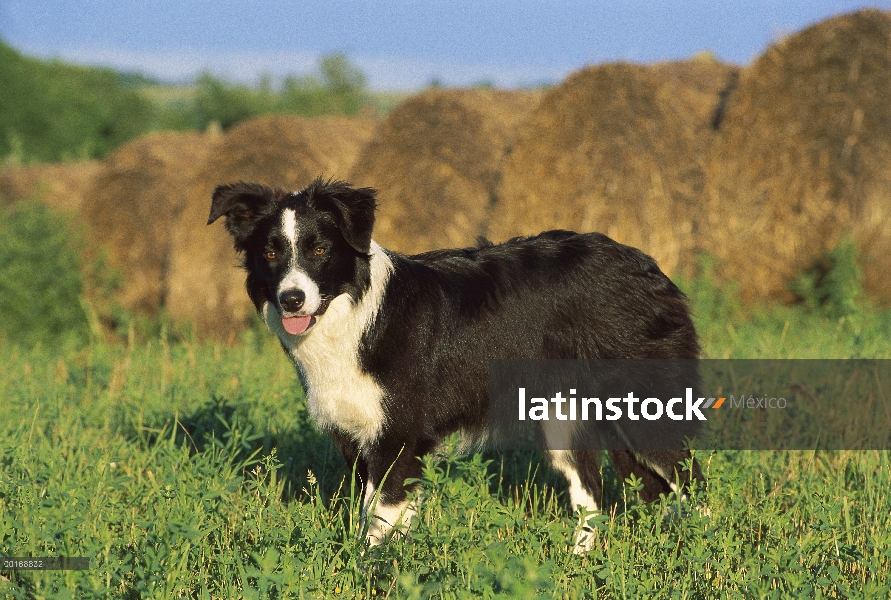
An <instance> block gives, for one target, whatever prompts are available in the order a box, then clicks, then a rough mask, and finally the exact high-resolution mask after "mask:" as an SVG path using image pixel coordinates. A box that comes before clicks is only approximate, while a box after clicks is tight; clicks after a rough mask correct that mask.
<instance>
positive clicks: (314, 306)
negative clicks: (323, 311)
mask: <svg viewBox="0 0 891 600" xmlns="http://www.w3.org/2000/svg"><path fill="white" fill-rule="evenodd" d="M282 232H283V233H284V234H285V238H286V239H287V240H288V242H289V243H290V245H291V265H290V267H291V268H290V269H289V270H288V272H287V273H286V274H285V276H284V277H283V278H282V280H281V282H279V285H278V296H279V297H281V295H282V294H283V293H285V292H288V291H293V290H300V291H301V292H303V294H304V295H305V297H306V299H305V300H304V303H303V308H302V309H301V311H300V313H302V314H306V315H312V314H315V312H316V311H317V310H319V306H320V305H321V304H322V296H321V294H320V292H319V286H318V285H317V284H316V282H314V281H313V280H312V279H311V278H310V276H309V275H307V273H306V271H304V270H303V269H301V268H300V267H299V266H298V265H297V257H298V252H297V240H298V239H299V236H300V228H299V227H298V226H297V213H295V212H294V209H293V208H288V209H286V210H285V211H284V212H283V213H282Z"/></svg>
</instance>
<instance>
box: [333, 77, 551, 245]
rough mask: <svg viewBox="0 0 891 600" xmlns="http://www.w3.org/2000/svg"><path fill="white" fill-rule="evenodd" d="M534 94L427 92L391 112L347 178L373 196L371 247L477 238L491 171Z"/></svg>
mask: <svg viewBox="0 0 891 600" xmlns="http://www.w3.org/2000/svg"><path fill="white" fill-rule="evenodd" d="M539 98H540V94H537V93H530V92H507V91H496V90H486V89H471V90H428V91H426V92H424V93H421V94H419V95H417V96H414V97H413V98H411V99H409V100H408V101H406V102H404V103H403V104H402V105H400V106H399V107H398V108H396V109H395V110H394V111H393V112H392V113H391V114H390V116H389V118H388V119H387V121H386V122H385V123H384V124H383V125H382V126H381V128H380V130H379V131H378V134H377V135H376V136H375V138H374V140H373V141H372V142H371V143H370V144H369V145H368V146H367V147H366V148H365V151H364V152H363V153H362V156H361V157H360V159H359V162H358V163H357V164H356V166H355V168H354V169H353V171H352V173H351V175H350V178H351V180H352V181H353V183H355V184H357V185H362V186H370V187H374V188H377V189H378V190H379V191H380V194H379V202H380V206H379V209H378V213H377V223H376V225H375V234H374V235H375V239H376V240H377V241H378V242H379V243H381V244H382V245H383V246H385V247H387V248H391V249H393V250H397V251H400V252H405V253H416V252H422V251H425V250H430V249H433V248H443V247H453V246H466V245H469V244H473V243H475V241H476V238H477V237H478V236H480V235H482V234H483V233H484V230H485V221H486V219H487V216H488V211H489V206H490V203H491V198H492V192H493V187H494V185H495V182H496V178H497V172H498V165H499V162H500V161H501V158H502V156H503V155H504V152H505V149H506V148H507V147H508V145H509V144H510V143H511V141H512V139H513V135H514V132H515V129H516V126H517V124H518V123H519V121H520V120H521V119H523V118H524V117H526V116H527V115H528V114H529V113H530V112H531V110H532V109H533V108H534V107H535V106H536V105H537V103H538V101H539Z"/></svg>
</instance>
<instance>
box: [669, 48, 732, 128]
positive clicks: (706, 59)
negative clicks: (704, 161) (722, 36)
mask: <svg viewBox="0 0 891 600" xmlns="http://www.w3.org/2000/svg"><path fill="white" fill-rule="evenodd" d="M652 69H653V72H654V73H655V74H656V77H658V78H659V80H660V82H661V86H662V87H663V93H662V97H663V98H665V99H666V100H668V101H670V102H673V103H674V105H675V110H677V111H678V112H679V113H680V114H683V115H685V118H684V119H683V122H684V123H685V124H687V125H688V126H690V127H692V128H693V133H694V135H696V136H697V139H698V140H699V141H701V142H703V143H704V144H705V145H707V144H708V142H709V141H710V136H709V135H707V134H708V133H709V132H708V130H709V129H717V125H718V123H719V122H720V119H721V116H722V115H721V113H722V112H723V111H722V100H723V99H725V97H726V95H727V93H728V91H729V90H731V89H733V88H734V87H735V86H736V83H737V80H738V78H739V72H740V68H739V67H737V66H736V65H731V64H728V63H724V62H721V61H719V60H718V59H717V58H716V57H715V55H714V54H711V53H710V52H701V53H699V54H697V55H695V56H693V57H692V58H690V59H688V60H680V61H670V62H660V63H656V64H654V65H652Z"/></svg>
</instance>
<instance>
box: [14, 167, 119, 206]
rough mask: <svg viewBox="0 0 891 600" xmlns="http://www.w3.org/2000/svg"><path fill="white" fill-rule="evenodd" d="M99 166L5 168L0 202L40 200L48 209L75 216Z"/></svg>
mask: <svg viewBox="0 0 891 600" xmlns="http://www.w3.org/2000/svg"><path fill="white" fill-rule="evenodd" d="M101 169H102V166H101V162H100V161H98V160H95V161H86V162H64V163H52V164H42V165H29V166H26V167H8V168H6V169H4V170H3V171H2V172H0V202H5V203H14V202H20V201H22V200H30V199H39V200H40V201H42V202H44V203H45V204H46V205H47V206H49V207H50V208H55V209H59V210H66V211H73V212H77V211H78V210H79V209H80V207H81V204H83V201H84V197H85V196H86V194H87V190H89V188H90V186H91V185H92V183H93V179H94V178H95V177H96V175H97V174H98V173H99V171H100V170H101Z"/></svg>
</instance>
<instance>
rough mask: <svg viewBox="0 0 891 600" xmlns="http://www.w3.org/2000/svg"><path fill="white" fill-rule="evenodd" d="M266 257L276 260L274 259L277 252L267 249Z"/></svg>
mask: <svg viewBox="0 0 891 600" xmlns="http://www.w3.org/2000/svg"><path fill="white" fill-rule="evenodd" d="M266 258H268V259H269V260H274V259H275V252H274V251H273V250H267V251H266Z"/></svg>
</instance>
